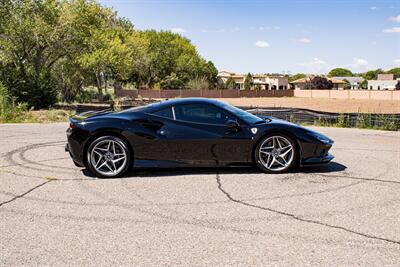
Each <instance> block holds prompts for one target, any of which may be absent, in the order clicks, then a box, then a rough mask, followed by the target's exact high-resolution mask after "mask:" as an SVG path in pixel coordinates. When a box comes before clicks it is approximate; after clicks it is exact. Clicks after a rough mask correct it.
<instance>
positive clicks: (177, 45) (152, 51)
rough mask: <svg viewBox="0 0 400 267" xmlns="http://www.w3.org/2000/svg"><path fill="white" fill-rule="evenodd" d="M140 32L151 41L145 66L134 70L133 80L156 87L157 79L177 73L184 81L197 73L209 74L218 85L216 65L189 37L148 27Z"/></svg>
mask: <svg viewBox="0 0 400 267" xmlns="http://www.w3.org/2000/svg"><path fill="white" fill-rule="evenodd" d="M139 34H140V35H141V37H142V38H143V39H144V40H146V42H147V43H148V45H147V46H146V52H145V58H144V60H143V61H142V62H143V66H142V68H140V69H137V70H136V71H135V72H134V74H133V76H132V80H133V81H135V82H137V83H138V84H143V85H145V86H146V87H149V88H153V87H154V85H155V84H156V83H159V82H160V81H161V80H163V79H164V78H166V77H167V76H170V75H171V74H172V73H175V75H176V76H177V77H178V79H179V80H180V81H181V83H182V84H186V83H187V82H189V81H190V80H192V79H195V78H196V77H206V78H207V80H208V82H209V84H210V85H213V86H214V85H215V83H216V81H217V74H218V71H217V69H216V68H215V66H214V64H213V63H212V62H210V61H206V60H204V59H203V58H201V57H200V56H199V54H198V52H197V50H196V48H195V46H193V45H192V44H191V43H190V41H189V40H188V39H187V38H185V37H182V36H181V35H179V34H174V33H171V32H169V31H161V32H157V31H154V30H148V31H143V32H140V33H139Z"/></svg>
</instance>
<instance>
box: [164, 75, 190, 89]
mask: <svg viewBox="0 0 400 267" xmlns="http://www.w3.org/2000/svg"><path fill="white" fill-rule="evenodd" d="M160 86H161V88H162V89H182V88H183V87H184V83H183V82H182V80H181V79H179V77H178V76H177V75H176V74H175V73H171V75H168V76H166V77H165V78H163V79H162V80H161V82H160Z"/></svg>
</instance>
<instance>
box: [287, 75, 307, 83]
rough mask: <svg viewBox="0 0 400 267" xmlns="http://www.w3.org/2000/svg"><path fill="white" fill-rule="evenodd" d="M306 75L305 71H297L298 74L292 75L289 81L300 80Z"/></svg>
mask: <svg viewBox="0 0 400 267" xmlns="http://www.w3.org/2000/svg"><path fill="white" fill-rule="evenodd" d="M305 77H306V75H305V74H303V73H297V74H295V75H292V76H290V77H289V82H293V81H295V80H298V79H303V78H305Z"/></svg>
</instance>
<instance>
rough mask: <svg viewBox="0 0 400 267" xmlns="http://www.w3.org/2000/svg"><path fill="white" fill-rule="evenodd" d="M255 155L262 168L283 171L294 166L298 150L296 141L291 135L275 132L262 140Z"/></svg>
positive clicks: (266, 170) (267, 170)
mask: <svg viewBox="0 0 400 267" xmlns="http://www.w3.org/2000/svg"><path fill="white" fill-rule="evenodd" d="M254 156H255V160H256V163H257V165H258V167H259V168H260V169H261V170H263V171H265V172H269V173H282V172H287V171H289V170H290V169H292V168H293V166H294V164H295V159H296V156H297V151H296V146H295V144H294V142H293V141H292V140H291V139H290V138H289V137H287V136H284V135H281V134H273V135H269V136H266V137H264V138H263V139H262V140H261V142H260V143H259V144H258V146H257V148H256V150H255V155H254Z"/></svg>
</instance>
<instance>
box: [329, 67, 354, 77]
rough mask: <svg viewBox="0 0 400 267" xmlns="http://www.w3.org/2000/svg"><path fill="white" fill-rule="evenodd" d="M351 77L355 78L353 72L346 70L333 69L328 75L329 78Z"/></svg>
mask: <svg viewBox="0 0 400 267" xmlns="http://www.w3.org/2000/svg"><path fill="white" fill-rule="evenodd" d="M351 76H353V73H352V72H351V70H349V69H345V68H336V69H332V70H331V71H330V72H329V73H328V77H351Z"/></svg>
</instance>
